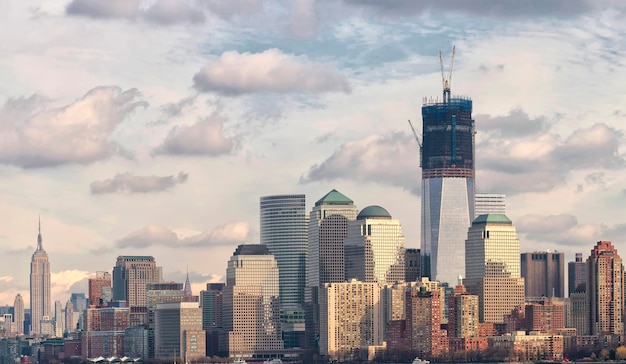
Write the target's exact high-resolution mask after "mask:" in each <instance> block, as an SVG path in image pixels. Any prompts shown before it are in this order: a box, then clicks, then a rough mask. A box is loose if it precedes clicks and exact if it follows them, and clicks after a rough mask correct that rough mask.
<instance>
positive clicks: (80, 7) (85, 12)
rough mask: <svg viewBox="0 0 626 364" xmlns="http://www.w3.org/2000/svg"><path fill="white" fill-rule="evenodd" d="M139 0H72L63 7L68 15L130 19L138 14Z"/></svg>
mask: <svg viewBox="0 0 626 364" xmlns="http://www.w3.org/2000/svg"><path fill="white" fill-rule="evenodd" d="M140 4H141V0H107V1H100V0H73V1H72V2H71V3H69V4H68V5H67V7H66V8H65V12H66V13H67V14H69V15H80V16H87V17H90V18H101V19H108V18H126V19H132V18H134V17H136V16H137V15H138V14H139V5H140Z"/></svg>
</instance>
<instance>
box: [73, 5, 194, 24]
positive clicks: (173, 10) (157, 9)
mask: <svg viewBox="0 0 626 364" xmlns="http://www.w3.org/2000/svg"><path fill="white" fill-rule="evenodd" d="M65 12H66V14H68V15H75V16H85V17H89V18H95V19H115V18H118V19H144V20H147V21H149V22H152V23H156V24H161V25H171V24H177V23H201V22H204V20H205V16H204V13H203V12H202V10H201V9H199V8H196V7H194V6H192V5H190V4H189V3H187V2H185V1H182V0H156V1H155V2H153V3H152V5H150V6H149V7H147V8H144V7H142V4H141V1H140V0H106V1H101V0H72V2H71V3H69V4H68V5H67V7H66V8H65Z"/></svg>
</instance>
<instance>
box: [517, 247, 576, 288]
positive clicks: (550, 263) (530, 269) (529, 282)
mask: <svg viewBox="0 0 626 364" xmlns="http://www.w3.org/2000/svg"><path fill="white" fill-rule="evenodd" d="M520 262H521V263H520V264H521V274H522V277H524V284H525V286H526V297H565V255H564V254H563V253H558V252H553V253H552V252H549V251H548V252H534V253H522V254H521V256H520Z"/></svg>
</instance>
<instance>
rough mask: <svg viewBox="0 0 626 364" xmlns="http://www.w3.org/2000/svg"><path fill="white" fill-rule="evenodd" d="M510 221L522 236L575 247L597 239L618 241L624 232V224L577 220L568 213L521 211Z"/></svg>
mask: <svg viewBox="0 0 626 364" xmlns="http://www.w3.org/2000/svg"><path fill="white" fill-rule="evenodd" d="M513 224H514V225H515V226H516V227H517V230H518V232H519V233H520V234H523V235H524V238H525V239H529V240H533V241H536V242H542V243H553V244H556V245H560V246H563V247H575V248H581V247H591V246H593V244H595V243H596V242H597V241H600V240H610V241H621V240H623V236H624V234H625V233H626V224H617V225H613V226H607V225H605V224H580V223H579V222H578V219H576V217H575V216H573V215H569V214H560V215H524V216H522V217H520V218H518V219H517V220H516V221H513Z"/></svg>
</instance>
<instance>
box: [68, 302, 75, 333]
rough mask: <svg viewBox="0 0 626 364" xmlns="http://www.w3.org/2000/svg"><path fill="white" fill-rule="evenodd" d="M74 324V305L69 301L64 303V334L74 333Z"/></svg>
mask: <svg viewBox="0 0 626 364" xmlns="http://www.w3.org/2000/svg"><path fill="white" fill-rule="evenodd" d="M75 330H76V323H75V322H74V304H73V303H72V301H71V300H67V302H66V303H65V332H74V331H75Z"/></svg>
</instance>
